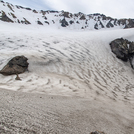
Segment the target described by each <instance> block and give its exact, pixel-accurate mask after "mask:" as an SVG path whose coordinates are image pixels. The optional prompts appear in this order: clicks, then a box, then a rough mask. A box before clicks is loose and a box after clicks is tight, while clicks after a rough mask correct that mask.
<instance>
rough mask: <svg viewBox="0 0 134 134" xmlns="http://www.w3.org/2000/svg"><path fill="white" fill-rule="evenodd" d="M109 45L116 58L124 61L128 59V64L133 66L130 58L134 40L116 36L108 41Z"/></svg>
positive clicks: (133, 53) (133, 50)
mask: <svg viewBox="0 0 134 134" xmlns="http://www.w3.org/2000/svg"><path fill="white" fill-rule="evenodd" d="M110 47H111V50H112V52H113V53H114V54H115V55H116V57H117V58H119V59H121V60H123V61H126V62H127V61H128V60H129V62H130V65H131V67H132V68H133V64H132V60H133V56H134V42H131V41H128V40H127V39H123V38H118V39H115V40H113V41H112V42H111V43H110Z"/></svg>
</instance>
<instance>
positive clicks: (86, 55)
mask: <svg viewBox="0 0 134 134" xmlns="http://www.w3.org/2000/svg"><path fill="white" fill-rule="evenodd" d="M0 29H1V31H0V33H1V34H0V48H1V50H0V51H1V57H0V69H2V68H3V67H4V65H5V64H6V63H7V62H8V61H9V60H10V59H11V58H12V57H14V56H17V55H24V56H26V57H27V58H28V59H29V60H28V62H29V72H25V73H24V74H20V75H19V76H20V78H21V79H22V80H21V81H16V80H15V77H16V76H15V75H12V76H3V75H0V80H1V81H0V88H3V89H10V90H15V91H23V92H37V93H45V94H54V95H57V94H58V95H67V96H68V95H69V96H80V97H85V98H91V99H92V98H101V99H106V98H110V99H113V100H115V101H116V100H118V101H119V100H121V101H126V102H131V103H134V83H133V79H134V71H133V70H132V69H131V67H130V65H129V63H124V62H123V61H121V60H119V59H117V58H116V57H115V55H114V54H113V53H112V52H111V49H110V46H109V43H110V42H111V41H112V40H113V39H115V38H119V37H123V38H126V39H128V40H131V41H134V29H125V30H124V29H118V30H105V31H102V30H100V31H90V32H89V31H84V32H79V31H70V30H57V29H54V28H51V29H50V28H49V29H47V28H45V27H42V26H39V25H38V26H37V27H33V26H32V25H31V26H27V25H20V24H12V23H11V24H9V23H5V22H1V23H0Z"/></svg>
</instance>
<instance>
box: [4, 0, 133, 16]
mask: <svg viewBox="0 0 134 134" xmlns="http://www.w3.org/2000/svg"><path fill="white" fill-rule="evenodd" d="M4 1H5V2H9V3H12V4H15V5H20V6H24V7H30V8H32V9H38V10H57V11H61V10H64V11H69V12H71V13H78V12H82V13H85V14H93V13H101V14H105V15H106V16H110V17H113V18H134V0H4Z"/></svg>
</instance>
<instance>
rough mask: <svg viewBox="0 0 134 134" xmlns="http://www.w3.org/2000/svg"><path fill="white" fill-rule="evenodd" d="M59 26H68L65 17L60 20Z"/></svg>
mask: <svg viewBox="0 0 134 134" xmlns="http://www.w3.org/2000/svg"><path fill="white" fill-rule="evenodd" d="M61 26H62V27H66V26H68V22H67V21H66V20H65V18H64V19H63V20H62V21H61Z"/></svg>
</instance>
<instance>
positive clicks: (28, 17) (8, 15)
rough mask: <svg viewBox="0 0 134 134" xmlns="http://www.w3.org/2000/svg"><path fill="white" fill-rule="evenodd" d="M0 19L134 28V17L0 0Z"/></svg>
mask: <svg viewBox="0 0 134 134" xmlns="http://www.w3.org/2000/svg"><path fill="white" fill-rule="evenodd" d="M0 8H1V10H0V20H1V21H4V22H11V23H21V24H34V25H37V24H38V25H44V26H47V25H49V26H52V25H55V26H56V27H58V28H60V27H66V28H69V29H87V30H94V29H96V30H99V29H107V28H119V29H126V28H134V19H116V18H111V17H107V16H105V15H104V14H100V13H95V14H88V15H86V14H84V13H81V12H79V13H75V14H72V13H70V12H66V11H63V10H62V11H54V10H47V11H43V10H40V11H37V10H35V9H31V8H28V7H22V6H18V5H13V4H10V3H8V2H4V1H0Z"/></svg>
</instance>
